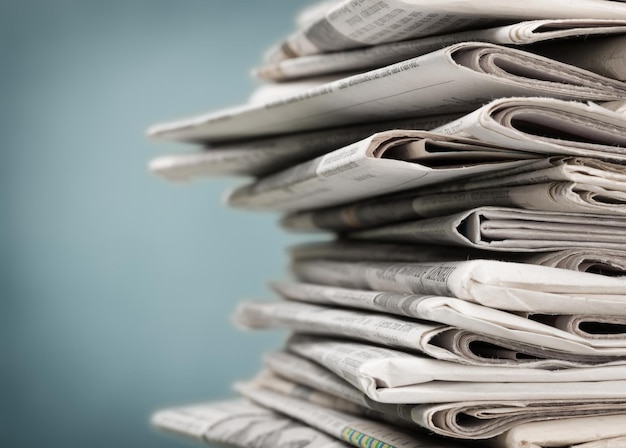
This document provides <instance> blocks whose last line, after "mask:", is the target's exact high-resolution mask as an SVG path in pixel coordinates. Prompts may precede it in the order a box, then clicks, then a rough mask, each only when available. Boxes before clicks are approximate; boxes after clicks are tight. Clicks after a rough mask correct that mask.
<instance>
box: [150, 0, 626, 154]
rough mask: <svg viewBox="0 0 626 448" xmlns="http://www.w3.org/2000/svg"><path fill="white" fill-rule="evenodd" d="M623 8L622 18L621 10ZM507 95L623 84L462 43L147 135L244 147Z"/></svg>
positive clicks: (559, 94)
mask: <svg viewBox="0 0 626 448" xmlns="http://www.w3.org/2000/svg"><path fill="white" fill-rule="evenodd" d="M589 1H590V3H593V4H594V5H597V4H599V3H604V0H601V1H599V0H589ZM609 3H614V2H609ZM621 7H622V8H624V10H625V12H626V5H623V4H622V5H621ZM510 96H550V97H555V98H561V99H570V100H592V101H617V100H621V99H623V98H625V97H626V84H624V83H623V82H621V81H616V80H613V79H610V78H606V77H603V76H600V75H597V74H595V73H592V72H589V71H587V70H583V69H580V68H577V67H574V66H571V65H568V64H563V63H560V62H556V61H553V60H551V59H547V58H544V57H541V56H537V55H534V54H532V53H528V52H524V51H521V50H516V49H513V48H507V47H502V46H498V45H493V44H488V43H477V42H463V43H459V44H455V45H452V46H450V47H447V48H444V49H442V50H438V51H435V52H432V53H428V54H426V55H423V56H419V57H417V58H414V59H409V60H406V61H403V62H399V63H397V64H393V65H389V66H387V67H383V68H380V69H377V70H373V71H370V72H366V73H363V74H359V75H355V76H351V77H348V78H344V79H340V80H337V81H334V82H331V83H328V84H323V85H321V86H318V87H314V88H311V89H308V90H306V91H304V92H302V93H299V94H295V95H291V96H285V97H281V98H277V99H276V100H274V101H270V102H265V103H255V104H249V105H243V106H240V107H234V108H230V109H226V110H222V111H217V112H214V113H209V114H205V115H199V116H195V117H191V118H187V119H182V120H176V121H172V122H168V123H163V124H157V125H155V126H153V127H151V128H150V129H149V130H148V134H149V135H150V136H151V137H154V138H158V139H166V140H181V141H204V142H209V141H213V142H215V141H225V140H242V139H246V138H252V137H260V136H267V135H275V134H280V133H292V132H300V131H307V130H314V129H321V128H328V127H338V126H342V125H348V124H355V123H363V122H373V121H382V120H392V119H399V118H404V117H410V116H433V115H438V114H450V113H455V112H468V111H471V110H474V109H476V108H477V107H480V106H481V105H482V104H484V103H486V102H487V101H489V100H490V99H493V98H498V97H510Z"/></svg>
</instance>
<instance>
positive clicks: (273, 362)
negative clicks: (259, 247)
mask: <svg viewBox="0 0 626 448" xmlns="http://www.w3.org/2000/svg"><path fill="white" fill-rule="evenodd" d="M265 363H266V366H267V368H268V369H269V371H271V372H272V375H267V374H264V375H261V376H259V377H258V378H257V380H256V383H257V385H259V386H261V387H263V388H266V389H270V390H274V391H276V392H280V393H283V394H285V395H291V396H298V397H302V396H306V397H307V399H309V400H311V401H314V402H316V403H318V404H320V405H323V406H326V407H329V408H332V409H336V410H342V409H348V408H349V407H350V405H352V406H358V407H359V408H360V409H358V410H357V411H354V410H352V412H353V413H360V414H364V415H369V416H371V417H372V418H378V419H385V420H386V421H389V422H390V423H395V424H398V425H402V426H410V425H418V426H420V427H423V428H425V429H427V430H428V431H431V432H434V433H436V434H439V435H443V436H447V437H455V438H461V439H488V438H493V437H495V436H498V435H500V434H502V433H503V432H505V431H507V430H509V429H511V428H514V427H516V426H518V425H520V424H523V423H527V422H532V421H542V420H553V419H555V418H558V419H563V418H570V417H581V416H585V415H592V416H600V415H615V414H624V413H626V402H625V401H623V400H598V401H586V400H576V399H573V400H558V401H546V400H541V401H535V402H532V401H486V400H481V401H473V402H450V403H441V404H418V405H415V404H391V403H379V402H376V401H373V400H372V399H370V398H369V397H367V395H365V394H364V393H363V392H361V391H359V390H358V389H356V388H355V387H353V386H351V385H350V384H349V383H348V382H346V381H345V380H343V379H341V378H340V377H339V376H337V375H335V374H334V373H333V372H331V371H330V370H328V369H326V368H324V367H322V366H320V365H319V364H316V363H313V362H311V361H309V360H307V359H304V358H302V357H300V356H297V355H293V354H289V353H273V354H271V355H269V356H267V357H266V360H265ZM362 408H365V409H364V410H362ZM367 410H370V411H371V412H369V413H368V411H367ZM376 413H378V415H377V414H376Z"/></svg>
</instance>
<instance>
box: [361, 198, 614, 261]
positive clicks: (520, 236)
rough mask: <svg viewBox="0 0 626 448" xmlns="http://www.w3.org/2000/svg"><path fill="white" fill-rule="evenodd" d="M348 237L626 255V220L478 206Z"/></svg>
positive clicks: (538, 250) (537, 250) (511, 249)
mask: <svg viewBox="0 0 626 448" xmlns="http://www.w3.org/2000/svg"><path fill="white" fill-rule="evenodd" d="M350 236H351V237H352V238H359V239H366V240H378V241H395V242H407V243H422V244H444V245H460V246H466V247H471V248H477V249H485V250H495V251H507V252H546V251H557V250H560V249H567V248H577V247H581V248H590V249H598V250H602V249H613V250H617V251H626V217H623V218H621V219H620V217H619V216H610V215H604V216H603V215H593V214H582V213H557V212H540V211H530V210H521V209H514V208H497V207H479V208H475V209H471V210H467V211H465V212H462V213H456V214H454V215H449V216H444V217H441V218H431V219H423V220H419V221H411V222H407V223H402V224H395V225H388V226H383V227H378V228H376V229H372V230H365V231H361V232H354V233H351V234H350ZM625 253H626V252H625Z"/></svg>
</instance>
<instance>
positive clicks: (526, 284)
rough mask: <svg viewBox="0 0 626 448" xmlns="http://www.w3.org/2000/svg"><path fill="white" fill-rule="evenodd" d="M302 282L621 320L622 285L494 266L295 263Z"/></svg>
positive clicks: (614, 279) (467, 263)
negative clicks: (595, 315) (610, 316)
mask: <svg viewBox="0 0 626 448" xmlns="http://www.w3.org/2000/svg"><path fill="white" fill-rule="evenodd" d="M292 267H293V271H294V273H295V274H296V276H297V277H298V278H299V279H300V280H301V281H304V282H309V283H318V284H325V285H330V286H340V287H346V288H355V289H371V290H375V291H387V292H402V293H410V294H424V295H441V296H446V297H456V298H459V299H463V300H467V301H470V302H474V303H479V304H481V305H484V306H487V307H491V308H496V309H502V310H509V311H522V312H529V313H542V314H589V313H590V310H596V311H597V312H595V311H594V312H593V314H601V315H612V316H624V315H626V308H624V301H625V300H626V299H625V297H626V296H625V295H624V294H625V289H626V279H624V278H622V277H607V276H602V275H598V274H592V273H585V272H574V271H568V270H565V269H555V268H550V267H546V266H535V265H529V264H522V263H511V262H503V261H495V260H469V261H456V262H455V261H443V262H432V263H426V262H425V263H383V262H339V261H327V260H312V261H297V262H295V263H293V265H292Z"/></svg>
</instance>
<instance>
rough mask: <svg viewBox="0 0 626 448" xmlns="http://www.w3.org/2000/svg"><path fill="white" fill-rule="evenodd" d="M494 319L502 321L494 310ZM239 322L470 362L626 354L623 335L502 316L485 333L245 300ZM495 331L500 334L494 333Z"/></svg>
mask: <svg viewBox="0 0 626 448" xmlns="http://www.w3.org/2000/svg"><path fill="white" fill-rule="evenodd" d="M468 308H469V307H468ZM474 311H475V312H476V313H478V311H476V310H474ZM485 314H486V315H487V314H489V313H485ZM490 317H491V318H493V319H494V320H495V319H498V317H496V316H494V315H493V314H492V315H491V316H490ZM444 319H445V317H444ZM487 319H488V317H487ZM235 320H236V322H237V323H238V324H240V325H241V326H244V327H246V328H254V329H266V328H280V329H287V330H291V331H295V332H300V333H310V334H320V335H332V336H336V337H348V338H353V339H359V340H362V341H368V342H371V343H374V344H380V345H384V346H387V347H395V348H400V349H403V350H411V351H419V352H422V353H425V354H427V355H429V356H431V357H433V358H435V359H439V360H446V361H454V362H460V363H465V364H471V365H494V364H501V365H520V364H529V365H533V366H540V367H542V366H571V365H580V364H582V363H587V364H590V365H591V364H594V363H595V364H597V363H606V362H611V361H616V360H622V359H624V358H625V357H626V347H624V340H623V338H621V339H620V338H615V339H598V340H591V339H585V338H582V337H580V336H577V335H574V334H570V333H567V332H564V331H559V330H558V329H556V328H551V327H549V326H545V327H543V328H541V325H533V322H524V321H517V322H515V321H514V319H507V318H506V316H501V320H502V325H501V326H500V327H499V328H498V325H497V324H494V323H492V324H491V325H490V329H489V331H484V332H483V331H480V326H479V325H476V320H473V321H472V319H471V318H468V319H466V320H462V319H457V321H458V322H460V323H461V325H463V326H465V327H470V326H471V327H473V328H478V331H476V330H465V329H462V328H457V327H454V326H450V325H443V324H440V323H438V322H423V321H419V320H411V319H405V318H399V317H394V316H391V315H388V314H381V313H373V312H371V311H368V312H364V311H358V310H343V309H335V308H330V307H328V306H320V305H313V304H307V303H296V302H284V301H281V302H245V303H243V304H241V305H239V307H238V308H237V312H236V314H235ZM507 323H508V324H509V325H515V324H518V325H519V333H520V334H519V335H515V334H514V330H512V329H511V328H509V329H505V326H506V325H507ZM533 330H534V331H533ZM494 333H497V334H498V336H493V334H494ZM507 336H508V338H507ZM511 336H513V337H512V338H511ZM543 342H545V343H546V344H545V345H544V344H543ZM576 363H578V364H576ZM625 379H626V378H625Z"/></svg>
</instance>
